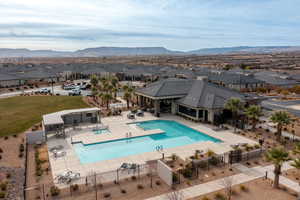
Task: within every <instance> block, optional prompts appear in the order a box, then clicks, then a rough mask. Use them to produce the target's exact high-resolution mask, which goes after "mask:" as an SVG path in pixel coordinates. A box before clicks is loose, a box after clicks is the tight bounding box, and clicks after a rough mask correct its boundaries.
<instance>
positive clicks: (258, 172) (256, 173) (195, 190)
mask: <svg viewBox="0 0 300 200" xmlns="http://www.w3.org/2000/svg"><path fill="white" fill-rule="evenodd" d="M233 167H234V168H236V169H238V170H240V171H241V173H240V174H236V175H233V176H229V177H227V178H226V179H227V180H231V181H232V183H233V184H232V185H233V186H234V185H238V184H242V183H246V182H249V181H252V180H255V179H257V178H261V177H264V176H265V174H266V171H267V172H268V178H270V179H272V180H273V179H274V174H273V168H274V167H273V165H269V166H265V167H263V166H258V167H253V168H248V167H246V166H244V165H241V164H234V165H233ZM291 168H293V167H292V166H290V165H289V163H285V164H284V165H283V166H282V171H285V170H288V169H291ZM280 184H282V185H284V186H285V187H287V188H290V189H292V190H294V191H296V192H300V186H299V184H297V183H296V182H294V181H292V180H290V179H288V178H285V177H282V176H281V177H280ZM224 187H225V186H224V179H218V180H214V181H210V182H207V183H203V184H199V185H195V186H192V187H188V188H185V189H182V190H179V193H180V194H181V195H182V196H183V199H190V198H194V197H197V196H201V195H205V194H208V193H211V192H215V191H218V190H221V189H224ZM168 199H169V198H168V194H163V195H159V196H156V197H152V198H148V199H147V200H168Z"/></svg>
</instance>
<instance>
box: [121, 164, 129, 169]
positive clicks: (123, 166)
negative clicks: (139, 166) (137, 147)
mask: <svg viewBox="0 0 300 200" xmlns="http://www.w3.org/2000/svg"><path fill="white" fill-rule="evenodd" d="M128 165H129V164H128V163H122V165H121V167H120V169H128Z"/></svg>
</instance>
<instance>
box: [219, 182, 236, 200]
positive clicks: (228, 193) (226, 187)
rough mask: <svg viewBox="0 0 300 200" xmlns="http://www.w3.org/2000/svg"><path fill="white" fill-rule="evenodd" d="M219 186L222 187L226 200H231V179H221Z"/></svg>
mask: <svg viewBox="0 0 300 200" xmlns="http://www.w3.org/2000/svg"><path fill="white" fill-rule="evenodd" d="M221 185H222V186H224V190H225V193H226V196H227V200H231V196H232V185H233V177H230V176H228V177H225V178H223V179H222V182H221Z"/></svg>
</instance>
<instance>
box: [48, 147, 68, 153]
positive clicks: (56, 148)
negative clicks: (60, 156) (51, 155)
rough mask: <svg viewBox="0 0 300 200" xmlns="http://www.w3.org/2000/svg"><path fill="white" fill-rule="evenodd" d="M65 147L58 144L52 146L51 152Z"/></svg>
mask: <svg viewBox="0 0 300 200" xmlns="http://www.w3.org/2000/svg"><path fill="white" fill-rule="evenodd" d="M63 148H64V146H63V145H56V146H54V147H52V148H50V149H49V151H50V152H53V151H59V150H62V149H63Z"/></svg>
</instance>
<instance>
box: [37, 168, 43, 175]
mask: <svg viewBox="0 0 300 200" xmlns="http://www.w3.org/2000/svg"><path fill="white" fill-rule="evenodd" d="M35 175H37V176H42V175H43V170H42V169H38V170H36V172H35Z"/></svg>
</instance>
